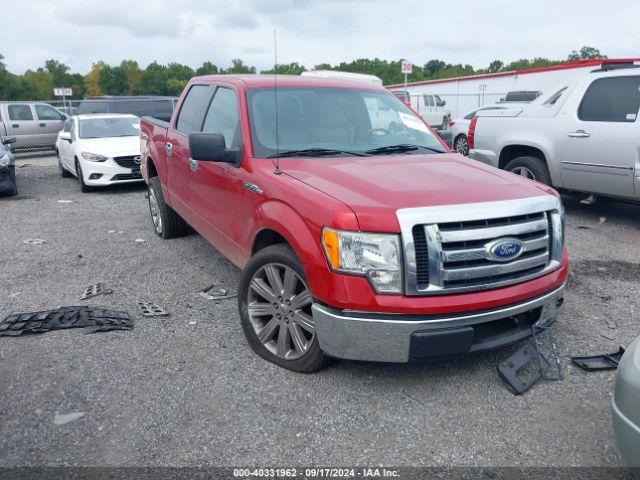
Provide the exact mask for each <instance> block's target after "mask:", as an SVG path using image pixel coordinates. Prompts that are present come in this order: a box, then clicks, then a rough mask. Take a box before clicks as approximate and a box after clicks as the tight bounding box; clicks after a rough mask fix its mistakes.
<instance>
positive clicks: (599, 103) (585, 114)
mask: <svg viewBox="0 0 640 480" xmlns="http://www.w3.org/2000/svg"><path fill="white" fill-rule="evenodd" d="M638 109H640V76H633V77H613V78H600V79H598V80H596V81H594V82H593V83H592V84H591V85H589V88H588V89H587V91H586V93H585V94H584V98H583V99H582V103H581V104H580V108H579V109H578V118H579V119H580V120H584V121H587V122H630V123H633V122H635V121H636V118H637V116H638Z"/></svg>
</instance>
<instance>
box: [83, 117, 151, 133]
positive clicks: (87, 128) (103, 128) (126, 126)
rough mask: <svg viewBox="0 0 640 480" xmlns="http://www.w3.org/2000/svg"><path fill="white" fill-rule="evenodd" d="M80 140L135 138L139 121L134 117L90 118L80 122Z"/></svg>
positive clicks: (138, 130)
mask: <svg viewBox="0 0 640 480" xmlns="http://www.w3.org/2000/svg"><path fill="white" fill-rule="evenodd" d="M79 124H80V130H79V133H78V136H79V137H80V138H108V137H137V136H139V135H140V119H139V118H134V117H120V118H118V117H116V118H91V119H87V120H80V121H79Z"/></svg>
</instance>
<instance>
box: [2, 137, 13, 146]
mask: <svg viewBox="0 0 640 480" xmlns="http://www.w3.org/2000/svg"><path fill="white" fill-rule="evenodd" d="M11 143H16V137H2V144H3V145H9V144H11Z"/></svg>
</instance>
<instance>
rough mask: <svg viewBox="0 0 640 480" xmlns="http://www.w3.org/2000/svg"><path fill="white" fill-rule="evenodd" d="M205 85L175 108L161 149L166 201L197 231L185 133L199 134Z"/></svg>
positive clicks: (208, 89)
mask: <svg viewBox="0 0 640 480" xmlns="http://www.w3.org/2000/svg"><path fill="white" fill-rule="evenodd" d="M211 91H212V89H211V87H210V86H209V85H192V86H191V88H190V89H189V91H188V92H187V95H186V97H185V98H184V100H183V101H182V104H181V105H180V106H179V108H180V111H179V113H178V118H177V119H176V120H175V122H174V123H173V124H171V125H169V128H168V130H167V141H166V143H165V146H164V149H165V151H164V153H165V155H166V165H167V179H166V186H167V190H168V193H169V201H170V204H171V206H172V207H173V209H174V210H176V212H178V214H179V215H180V216H181V217H182V218H184V219H185V220H186V221H187V222H188V223H190V224H191V225H192V226H193V227H194V228H196V229H197V228H198V226H197V225H195V224H194V222H193V209H192V207H191V205H190V202H189V197H190V195H191V194H190V188H191V185H190V184H189V181H190V178H191V169H190V167H189V157H190V154H189V134H190V133H191V132H198V131H200V126H201V125H202V113H203V111H204V104H205V102H206V99H207V97H208V96H209V95H210V94H211Z"/></svg>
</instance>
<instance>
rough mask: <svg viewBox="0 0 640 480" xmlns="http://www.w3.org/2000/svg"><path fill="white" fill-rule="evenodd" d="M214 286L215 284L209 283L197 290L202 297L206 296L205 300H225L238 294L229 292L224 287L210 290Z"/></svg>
mask: <svg viewBox="0 0 640 480" xmlns="http://www.w3.org/2000/svg"><path fill="white" fill-rule="evenodd" d="M214 288H216V285H215V284H214V285H209V286H208V287H207V288H203V289H202V290H200V291H199V292H198V295H200V296H201V297H202V298H206V299H207V300H226V299H228V298H235V297H237V296H238V294H237V293H229V292H228V291H227V290H225V289H224V288H218V289H217V290H214V291H212V290H213V289H214Z"/></svg>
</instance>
